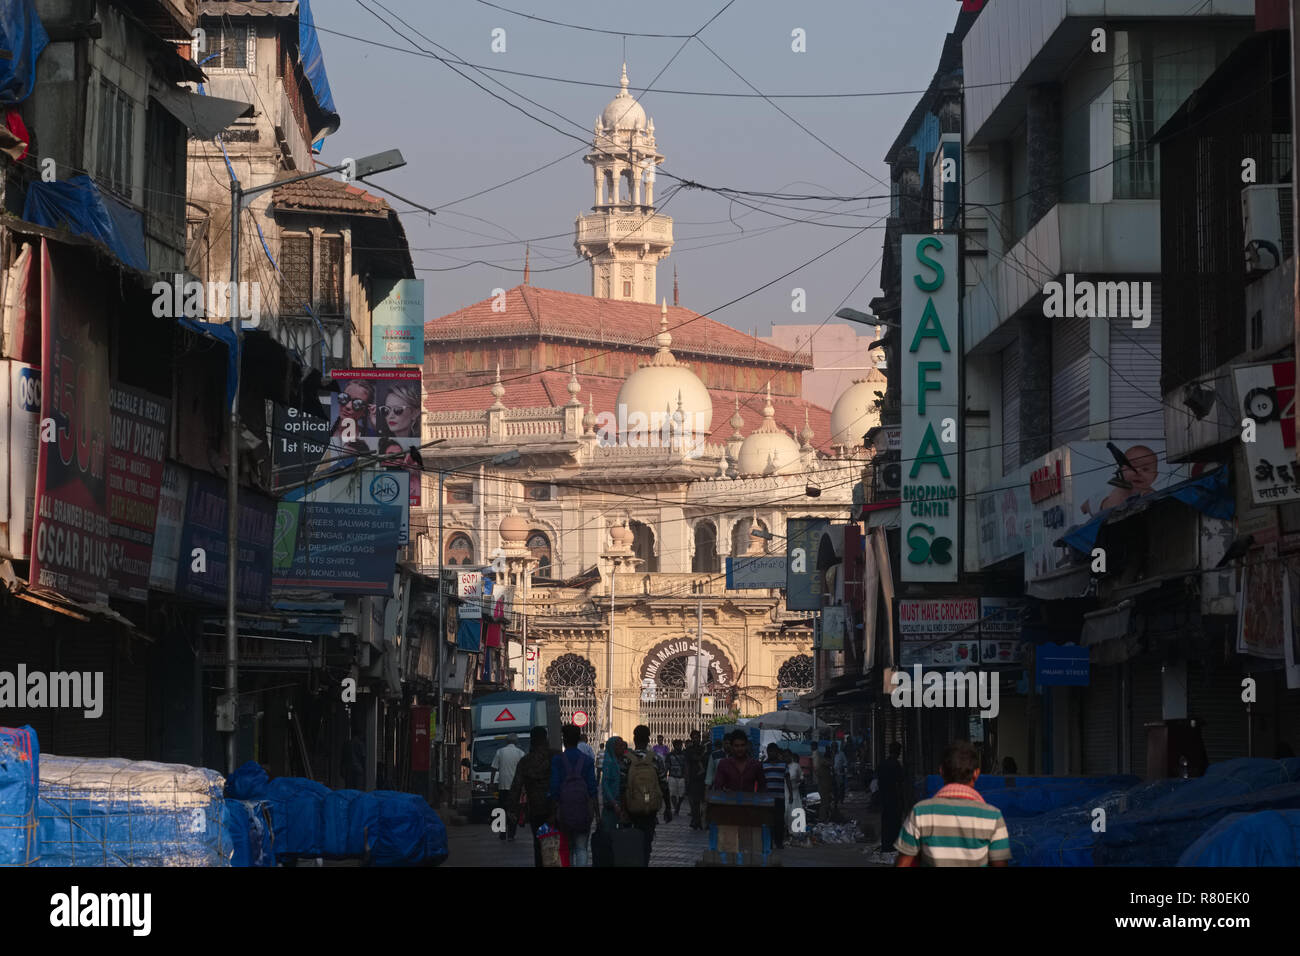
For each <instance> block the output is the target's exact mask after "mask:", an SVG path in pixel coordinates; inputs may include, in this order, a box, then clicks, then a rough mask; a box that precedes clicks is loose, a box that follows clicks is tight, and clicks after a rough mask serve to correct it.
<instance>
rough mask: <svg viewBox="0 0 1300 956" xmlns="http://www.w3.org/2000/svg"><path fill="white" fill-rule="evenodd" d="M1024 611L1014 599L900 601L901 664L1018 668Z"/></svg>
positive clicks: (961, 598) (1020, 659)
mask: <svg viewBox="0 0 1300 956" xmlns="http://www.w3.org/2000/svg"><path fill="white" fill-rule="evenodd" d="M1020 609H1021V603H1020V602H1018V601H1016V600H1014V599H1011V598H978V597H959V598H948V599H944V600H928V601H914V600H903V601H899V602H898V633H899V637H900V639H901V651H900V654H901V664H902V666H903V667H911V666H912V665H914V664H920V665H922V666H923V667H932V666H933V667H964V666H967V665H971V664H989V665H991V664H1019V663H1021V662H1022V660H1023V657H1022V655H1021V652H1020Z"/></svg>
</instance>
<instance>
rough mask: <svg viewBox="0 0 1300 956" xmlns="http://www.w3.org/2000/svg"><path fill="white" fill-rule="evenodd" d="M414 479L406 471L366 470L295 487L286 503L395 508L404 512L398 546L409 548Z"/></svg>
mask: <svg viewBox="0 0 1300 956" xmlns="http://www.w3.org/2000/svg"><path fill="white" fill-rule="evenodd" d="M410 481H411V476H410V475H409V474H408V473H407V472H406V471H405V470H403V469H400V468H399V469H390V468H363V469H361V470H360V471H351V472H348V473H347V474H344V475H340V476H339V477H337V478H327V479H325V480H324V481H316V482H312V483H310V484H307V485H304V486H302V487H300V488H294V489H293V490H292V491H288V492H286V493H285V495H284V499H285V500H286V501H310V502H325V503H333V504H350V505H391V506H392V507H395V508H397V509H398V511H399V512H400V520H401V523H400V525H399V526H398V532H397V543H398V545H399V546H400V547H406V545H407V544H409V543H410V537H411V505H410V500H411V491H410V487H409V486H410Z"/></svg>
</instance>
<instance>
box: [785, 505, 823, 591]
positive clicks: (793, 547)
mask: <svg viewBox="0 0 1300 956" xmlns="http://www.w3.org/2000/svg"><path fill="white" fill-rule="evenodd" d="M829 527H830V521H829V520H828V519H826V518H790V519H789V520H787V521H786V524H785V535H786V539H785V547H786V550H785V556H786V568H785V606H786V608H787V609H788V610H791V611H817V610H820V609H821V606H822V602H823V599H824V598H825V596H826V593H827V587H826V579H825V577H824V575H823V573H822V571H820V570H818V567H819V563H820V562H819V560H818V558H819V552H820V547H821V543H822V536H823V535H824V534H825V532H826V529H827V528H829Z"/></svg>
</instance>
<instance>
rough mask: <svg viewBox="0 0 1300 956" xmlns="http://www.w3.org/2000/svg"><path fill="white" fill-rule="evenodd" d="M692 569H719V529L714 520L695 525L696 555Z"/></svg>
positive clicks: (692, 562) (713, 570) (700, 570)
mask: <svg viewBox="0 0 1300 956" xmlns="http://www.w3.org/2000/svg"><path fill="white" fill-rule="evenodd" d="M691 570H692V571H696V572H717V570H718V529H717V528H716V527H715V526H714V524H713V522H712V521H701V522H699V523H697V524H696V525H695V557H694V558H692V559H691Z"/></svg>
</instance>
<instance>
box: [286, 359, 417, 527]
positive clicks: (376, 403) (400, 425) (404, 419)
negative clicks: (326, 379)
mask: <svg viewBox="0 0 1300 956" xmlns="http://www.w3.org/2000/svg"><path fill="white" fill-rule="evenodd" d="M421 375H422V372H421V370H420V369H418V368H359V369H338V370H336V371H335V372H334V381H336V382H337V383H338V384H339V391H337V392H334V393H333V394H332V395H331V396H330V430H329V435H328V440H327V447H326V450H325V456H324V457H323V458H322V459H321V462H320V464H319V465H318V466H317V468H316V471H315V472H314V473H313V475H312V478H327V477H330V476H331V475H333V474H335V473H337V472H342V471H344V470H346V469H347V468H350V467H355V466H356V465H357V464H358V463H361V462H365V463H367V464H374V463H375V461H376V459H378V460H379V464H381V465H384V466H388V467H393V468H405V469H406V470H407V471H408V472H409V473H410V474H411V504H412V505H418V504H419V503H420V484H421V482H420V480H419V471H420V468H419V449H420V445H421V444H422V443H423V439H422V438H421V436H420V418H421V415H422V413H423V407H422V405H421V401H422V386H421V382H422V379H421Z"/></svg>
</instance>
